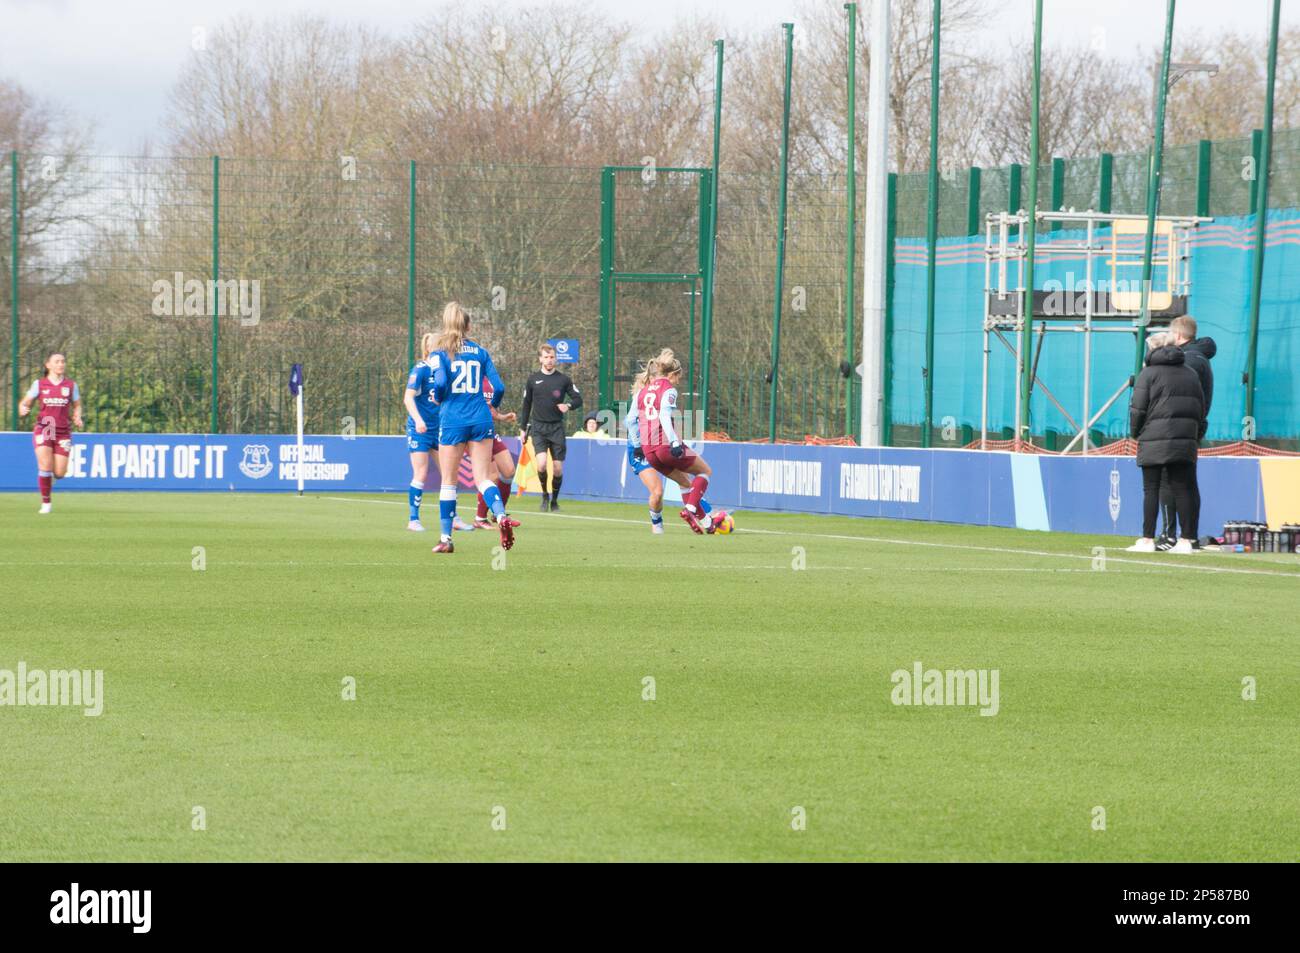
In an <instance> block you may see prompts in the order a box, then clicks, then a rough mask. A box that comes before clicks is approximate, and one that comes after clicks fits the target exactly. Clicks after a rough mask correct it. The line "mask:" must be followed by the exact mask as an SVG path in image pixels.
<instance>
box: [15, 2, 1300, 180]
mask: <svg viewBox="0 0 1300 953" xmlns="http://www.w3.org/2000/svg"><path fill="white" fill-rule="evenodd" d="M817 2H825V3H829V4H831V5H833V6H834V7H835V8H836V9H839V8H841V7H842V5H843V0H817ZM438 5H439V4H438V3H436V2H429V3H420V2H417V0H0V76H2V77H5V78H8V79H16V80H18V82H20V83H22V84H23V85H24V86H26V87H28V88H30V89H31V90H32V91H34V92H36V93H38V94H40V95H43V96H48V97H51V98H53V99H55V100H58V101H60V102H62V103H64V104H65V105H67V106H69V107H71V108H72V109H74V110H76V111H77V112H79V113H80V114H82V115H84V116H86V117H89V118H91V119H93V120H94V121H95V124H96V140H97V147H98V149H99V150H100V151H103V152H108V153H115V154H133V153H135V152H136V151H138V148H139V146H140V144H141V143H142V142H143V141H144V140H145V139H146V138H150V139H154V140H160V139H161V138H162V136H161V134H160V129H159V123H160V119H161V116H162V114H163V110H164V106H165V102H166V95H167V91H168V89H169V88H170V86H171V84H172V82H173V81H174V80H175V78H176V76H177V74H178V72H179V70H180V67H181V65H182V63H183V62H184V60H185V58H186V57H187V56H188V55H189V52H190V40H191V35H192V33H193V30H194V29H195V27H210V26H211V25H213V24H216V23H220V22H221V21H222V20H223V19H225V18H227V17H229V16H231V15H234V14H236V13H247V14H250V15H252V16H267V15H282V14H294V13H300V12H310V13H317V14H320V15H324V16H328V17H330V18H331V19H337V20H340V21H345V22H346V21H361V22H365V23H367V24H370V25H372V26H376V27H379V28H382V29H384V30H386V31H388V32H391V33H397V32H399V31H400V30H401V29H402V28H404V27H405V26H406V25H407V24H409V23H411V22H412V20H414V19H418V18H419V17H420V16H421V15H422V13H423V12H424V11H427V10H432V9H434V8H436V7H437V6H438ZM495 5H497V6H501V7H506V8H508V7H512V6H520V5H523V4H521V3H519V2H517V0H495ZM590 5H591V6H593V7H596V8H598V9H602V10H604V11H606V12H608V13H610V14H611V15H613V16H615V17H617V18H621V19H623V20H626V21H629V22H632V23H636V24H641V25H643V26H644V27H645V28H646V29H647V30H656V29H659V28H662V27H664V26H667V25H668V24H669V23H671V22H672V21H673V20H674V19H676V18H677V17H678V16H683V15H687V14H690V13H694V12H699V13H705V14H713V15H715V16H716V17H717V18H718V19H719V20H721V21H722V22H724V23H726V24H728V25H729V26H730V28H731V29H733V30H744V31H749V30H757V29H763V28H768V29H771V30H774V31H775V30H779V29H780V26H779V25H780V23H781V22H782V21H785V20H793V21H794V22H795V24H796V27H795V29H796V33H797V31H798V16H797V14H796V7H797V3H796V0H593V2H591V4H590ZM870 6H871V0H862V2H861V3H860V4H859V9H860V10H862V11H864V19H865V11H868V10H869V9H870ZM991 6H992V7H993V8H994V13H993V15H992V16H991V17H990V18H989V21H988V25H987V28H986V30H985V33H984V35H983V36H982V37H981V40H980V42H981V43H983V44H987V45H988V46H989V47H990V48H992V49H995V50H1000V49H1003V48H1004V44H1005V41H1006V40H1007V39H1008V38H1025V37H1028V35H1029V33H1030V31H1031V24H1032V16H1033V13H1032V10H1033V4H1032V2H1031V0H991ZM1044 6H1045V7H1046V8H1047V9H1046V13H1045V16H1044V30H1043V33H1044V43H1045V44H1047V45H1051V44H1066V43H1088V42H1089V40H1090V39H1092V38H1093V37H1095V36H1100V37H1103V38H1104V41H1105V43H1106V48H1107V50H1108V51H1109V52H1111V53H1114V54H1116V55H1121V56H1129V55H1136V54H1137V52H1138V50H1140V49H1150V48H1151V47H1153V46H1154V45H1156V44H1157V43H1159V41H1160V37H1161V31H1162V29H1163V23H1164V8H1165V4H1164V3H1162V2H1159V0H1047V2H1046V3H1045V4H1044ZM1289 6H1290V9H1286V8H1285V6H1284V9H1283V11H1282V16H1283V20H1284V22H1285V23H1290V24H1297V25H1300V3H1292V4H1290V5H1289ZM1269 7H1270V2H1269V0H1181V2H1179V3H1178V17H1177V24H1176V25H1177V31H1176V34H1177V33H1178V32H1182V31H1188V30H1199V31H1202V32H1204V33H1213V32H1214V31H1218V30H1223V29H1229V28H1233V29H1236V30H1239V31H1243V32H1245V31H1249V32H1251V33H1253V34H1255V35H1257V36H1258V37H1259V38H1260V43H1261V44H1263V43H1265V42H1266V37H1267V28H1268V11H1269ZM1096 31H1104V33H1097V32H1096ZM865 35H866V34H865V28H864V34H863V36H864V42H865ZM705 42H707V41H705ZM797 68H798V65H797V62H796V69H797ZM863 82H864V87H865V77H864V79H863Z"/></svg>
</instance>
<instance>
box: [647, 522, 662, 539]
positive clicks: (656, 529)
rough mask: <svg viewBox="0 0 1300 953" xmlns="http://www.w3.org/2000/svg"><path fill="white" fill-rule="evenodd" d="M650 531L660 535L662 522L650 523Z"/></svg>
mask: <svg viewBox="0 0 1300 953" xmlns="http://www.w3.org/2000/svg"><path fill="white" fill-rule="evenodd" d="M650 532H652V533H654V534H655V535H656V536H662V535H663V534H664V524H663V523H651V524H650Z"/></svg>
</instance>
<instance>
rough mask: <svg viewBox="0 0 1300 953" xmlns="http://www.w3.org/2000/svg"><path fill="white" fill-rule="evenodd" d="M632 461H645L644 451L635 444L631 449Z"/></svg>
mask: <svg viewBox="0 0 1300 953" xmlns="http://www.w3.org/2000/svg"><path fill="white" fill-rule="evenodd" d="M632 459H633V460H644V459H645V451H644V450H642V449H641V445H640V444H637V445H636V446H635V447H633V448H632Z"/></svg>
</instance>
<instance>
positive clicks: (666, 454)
mask: <svg viewBox="0 0 1300 953" xmlns="http://www.w3.org/2000/svg"><path fill="white" fill-rule="evenodd" d="M644 449H645V458H646V460H647V461H648V462H649V464H650V466H652V467H654V468H655V469H656V470H658V471H659V472H660V473H662V474H663V475H664V476H668V475H669V474H670V473H672V472H673V471H674V470H681V471H682V472H683V473H684V472H686V470H687V469H688V468H689V467H690V465H691V464H692V463H694V462H695V461H696V460H697V459H699V458H698V457H697V456H696V455H695V454H694V453H692V452H691V450H690V448H689V447H687V446H686V445H684V444H683V445H682V455H681V456H680V457H674V456H673V453H672V451H671V450H669V449H668V447H665V446H662V445H661V446H658V447H646V448H644Z"/></svg>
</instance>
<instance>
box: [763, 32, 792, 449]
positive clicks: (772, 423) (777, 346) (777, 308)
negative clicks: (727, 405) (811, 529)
mask: <svg viewBox="0 0 1300 953" xmlns="http://www.w3.org/2000/svg"><path fill="white" fill-rule="evenodd" d="M781 29H782V30H784V31H785V101H784V103H783V105H782V108H781V196H780V201H779V202H778V206H777V215H778V219H779V221H778V223H777V235H776V296H775V300H774V303H773V306H772V366H771V369H770V370H769V371H768V377H769V378H771V385H772V387H771V395H770V399H769V406H768V417H767V433H768V440H770V441H771V442H772V443H776V396H777V376H778V373H779V370H780V366H781V296H782V294H783V293H784V287H783V286H784V279H785V274H784V272H785V237H786V236H785V231H786V229H785V208H786V194H787V192H788V186H789V177H790V75H791V72H792V67H793V65H794V24H793V23H782V24H781Z"/></svg>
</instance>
